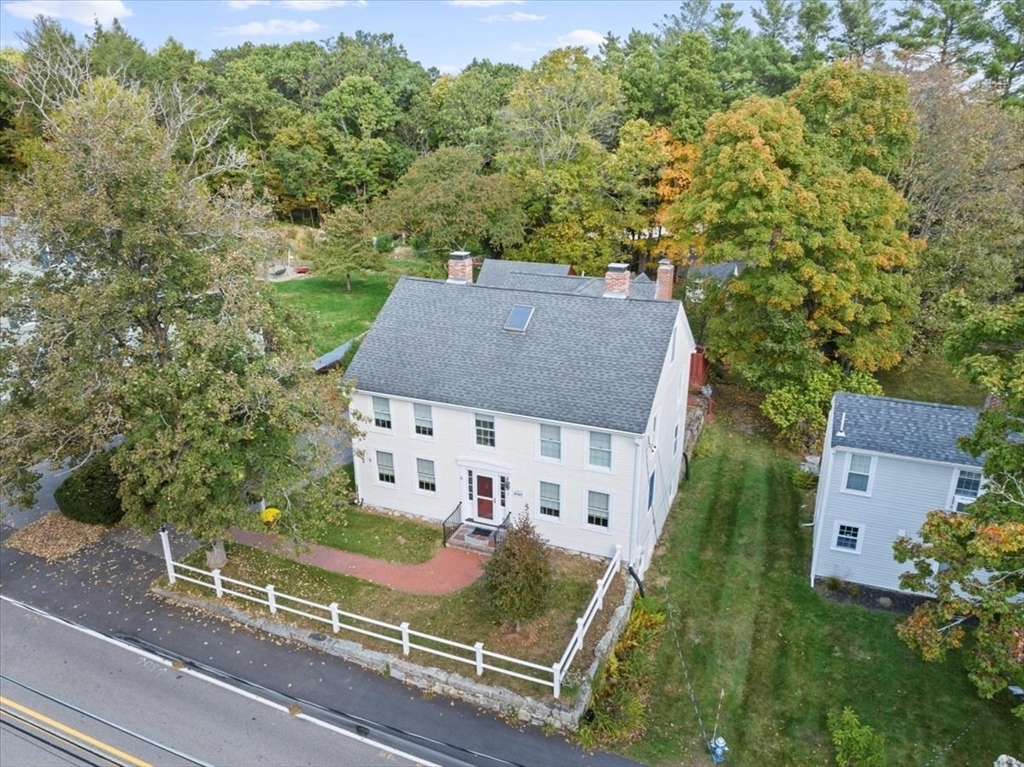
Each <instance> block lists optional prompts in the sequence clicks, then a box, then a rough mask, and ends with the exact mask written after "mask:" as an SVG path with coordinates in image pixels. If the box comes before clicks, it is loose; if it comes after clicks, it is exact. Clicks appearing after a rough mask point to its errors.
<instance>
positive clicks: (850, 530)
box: [811, 392, 982, 591]
mask: <svg viewBox="0 0 1024 767" xmlns="http://www.w3.org/2000/svg"><path fill="white" fill-rule="evenodd" d="M977 418H978V413H977V411H976V410H973V409H971V408H967V407H958V406H956V405H942V404H938V403H934V402H912V401H910V400H903V399H893V398H889V397H873V396H869V395H865V394H846V393H842V392H840V393H837V394H836V395H835V396H833V398H832V411H831V412H830V413H829V417H828V427H827V432H826V434H825V447H824V450H823V451H822V456H821V476H820V478H819V480H818V493H817V497H816V499H815V505H814V555H813V558H812V560H811V585H812V586H813V585H814V583H815V580H816V579H823V578H828V577H838V578H841V579H842V580H844V581H849V582H851V583H860V584H863V585H865V586H871V587H874V588H880V589H888V590H891V591H900V590H901V589H900V586H899V576H900V575H901V574H902V573H904V572H907V571H909V570H910V569H911V566H910V564H909V563H905V564H899V563H898V562H896V560H895V559H893V553H892V545H893V542H894V541H895V540H896V539H897V538H899V537H901V536H904V535H906V536H909V537H911V538H915V537H917V536H918V534H919V532H920V529H921V525H922V524H923V523H924V521H925V516H926V515H927V513H928V512H929V511H932V510H933V509H948V510H951V511H960V510H962V509H963V507H964V506H966V505H967V504H969V503H971V502H972V501H974V499H975V498H977V497H978V493H979V492H980V491H981V485H982V475H981V466H982V461H981V460H980V459H978V458H974V457H972V456H970V455H968V454H967V453H965V452H963V451H962V450H960V449H959V448H958V447H957V440H958V439H959V438H960V437H966V436H969V435H970V434H972V433H973V431H974V426H975V423H976V422H977Z"/></svg>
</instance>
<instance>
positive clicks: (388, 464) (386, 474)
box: [377, 450, 395, 485]
mask: <svg viewBox="0 0 1024 767" xmlns="http://www.w3.org/2000/svg"><path fill="white" fill-rule="evenodd" d="M377 479H378V480H380V481H381V482H385V483H387V484H389V485H393V484H395V456H394V455H392V454H391V453H385V452H383V451H381V450H378V451H377Z"/></svg>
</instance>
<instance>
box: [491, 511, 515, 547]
mask: <svg viewBox="0 0 1024 767" xmlns="http://www.w3.org/2000/svg"><path fill="white" fill-rule="evenodd" d="M511 519H512V512H511V511H510V512H509V513H508V514H506V515H505V521H504V522H502V523H501V524H500V525H498V529H497V530H495V531H494V550H495V551H497V550H498V549H500V548H501V544H503V543H504V542H505V538H506V537H507V536H508V529H509V528H510V527H511V526H512V525H511V524H509V523H510V521H511Z"/></svg>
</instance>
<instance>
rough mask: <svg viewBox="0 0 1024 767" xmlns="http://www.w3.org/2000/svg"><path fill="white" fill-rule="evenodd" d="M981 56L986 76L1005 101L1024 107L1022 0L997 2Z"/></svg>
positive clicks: (1023, 7)
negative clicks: (984, 52) (985, 50)
mask: <svg viewBox="0 0 1024 767" xmlns="http://www.w3.org/2000/svg"><path fill="white" fill-rule="evenodd" d="M994 10H995V13H994V15H993V18H992V20H991V22H990V24H991V26H990V31H989V35H988V42H989V50H988V53H987V55H986V56H985V57H984V59H983V68H984V72H985V78H986V79H987V80H988V81H989V82H990V83H992V84H993V86H995V88H997V89H998V91H999V94H1000V96H1001V97H1002V100H1003V102H1004V103H1005V104H1011V105H1014V106H1018V107H1020V106H1024V0H1002V1H1001V2H998V3H996V5H995V9H994Z"/></svg>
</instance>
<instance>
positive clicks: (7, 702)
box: [0, 695, 153, 767]
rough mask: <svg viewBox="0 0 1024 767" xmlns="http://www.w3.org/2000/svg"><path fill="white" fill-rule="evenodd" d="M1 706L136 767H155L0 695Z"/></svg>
mask: <svg viewBox="0 0 1024 767" xmlns="http://www.w3.org/2000/svg"><path fill="white" fill-rule="evenodd" d="M0 705H4V706H10V707H11V708H13V709H14V710H15V711H20V712H21V713H23V714H25V715H27V716H31V717H33V718H35V719H37V720H39V721H40V722H43V723H45V724H48V725H50V726H51V727H56V728H57V729H58V730H60V731H61V732H63V733H65V734H67V735H71V736H72V737H75V738H78V739H79V740H81V741H83V742H85V743H88V744H89V745H90V746H95V747H96V748H98V749H100V750H101V751H105V752H106V753H108V754H111V755H112V756H116V757H118V758H120V759H124V760H125V761H126V762H128V763H129V764H134V765H135V767H153V765H151V764H150V763H149V762H143V761H142V760H141V759H136V758H135V757H134V756H132V755H131V754H126V753H125V752H124V751H121V750H120V749H117V748H114V747H113V746H110V745H108V744H106V743H103V742H102V741H99V740H96V739H95V738H91V737H89V736H88V735H86V734H85V733H84V732H79V731H78V730H76V729H73V728H71V727H68V726H67V725H66V724H62V723H61V722H58V721H57V720H55V719H51V718H50V717H48V716H45V715H43V714H40V713H39V712H38V711H33V710H32V709H30V708H28V707H27V706H23V705H21V704H20V703H15V702H14V701H13V700H11V699H10V698H5V697H3V696H2V695H0Z"/></svg>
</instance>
